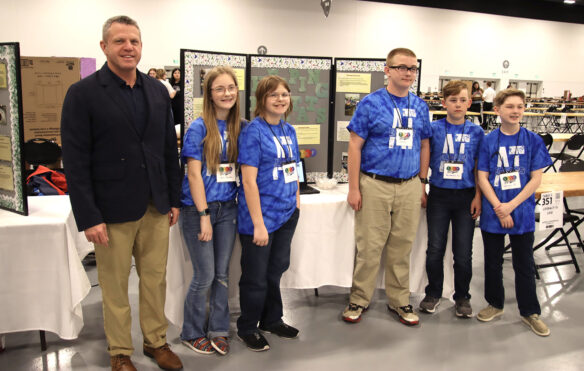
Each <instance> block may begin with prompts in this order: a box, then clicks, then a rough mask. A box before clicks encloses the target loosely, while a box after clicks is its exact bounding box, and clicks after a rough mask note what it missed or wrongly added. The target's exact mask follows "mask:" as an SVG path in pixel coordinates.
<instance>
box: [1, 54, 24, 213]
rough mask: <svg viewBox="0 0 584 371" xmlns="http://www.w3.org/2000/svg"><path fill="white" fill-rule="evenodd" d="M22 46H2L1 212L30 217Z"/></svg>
mask: <svg viewBox="0 0 584 371" xmlns="http://www.w3.org/2000/svg"><path fill="white" fill-rule="evenodd" d="M22 117H23V116H22V84H21V79H20V46H19V44H18V43H0V208H2V209H6V210H9V211H13V212H16V213H18V214H22V215H28V203H27V198H26V176H25V172H24V154H23V153H22V149H23V148H24V128H23V120H22Z"/></svg>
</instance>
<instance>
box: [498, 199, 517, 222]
mask: <svg viewBox="0 0 584 371" xmlns="http://www.w3.org/2000/svg"><path fill="white" fill-rule="evenodd" d="M513 209H515V208H514V207H513V206H512V205H511V204H510V203H509V202H503V203H500V204H499V205H497V206H496V207H495V208H493V210H494V211H495V214H497V216H498V217H499V218H504V217H506V216H509V215H511V212H512V211H513Z"/></svg>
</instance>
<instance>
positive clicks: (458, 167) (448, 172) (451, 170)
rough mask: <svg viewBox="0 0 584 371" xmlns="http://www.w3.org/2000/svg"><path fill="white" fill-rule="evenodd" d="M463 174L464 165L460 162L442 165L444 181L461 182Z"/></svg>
mask: <svg viewBox="0 0 584 371" xmlns="http://www.w3.org/2000/svg"><path fill="white" fill-rule="evenodd" d="M463 172H464V165H463V164H462V163H461V162H445V163H444V179H454V180H461V179H462V173H463Z"/></svg>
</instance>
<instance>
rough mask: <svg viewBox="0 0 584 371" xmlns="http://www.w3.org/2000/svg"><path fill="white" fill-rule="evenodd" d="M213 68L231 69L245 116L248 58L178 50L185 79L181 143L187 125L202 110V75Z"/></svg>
mask: <svg viewBox="0 0 584 371" xmlns="http://www.w3.org/2000/svg"><path fill="white" fill-rule="evenodd" d="M216 66H230V67H231V68H233V70H234V71H235V74H236V76H237V84H238V86H239V102H240V103H239V105H240V115H241V117H246V114H245V113H246V85H245V84H246V71H247V55H246V54H234V53H217V52H209V51H201V50H188V49H181V50H180V67H181V75H182V76H184V79H183V81H184V87H181V88H182V89H183V91H184V107H185V112H184V127H183V128H182V132H181V141H182V138H183V137H184V133H185V132H186V129H187V128H188V127H189V125H190V124H191V123H192V122H193V121H194V120H195V119H196V118H197V117H199V116H201V113H202V111H203V81H204V79H205V74H206V73H207V72H208V71H210V70H211V69H212V68H213V67H216Z"/></svg>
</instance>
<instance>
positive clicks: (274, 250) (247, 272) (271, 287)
mask: <svg viewBox="0 0 584 371" xmlns="http://www.w3.org/2000/svg"><path fill="white" fill-rule="evenodd" d="M299 215H300V210H298V209H296V211H294V213H293V214H292V216H291V217H290V219H288V221H287V222H286V223H284V225H282V226H281V227H280V229H278V230H276V231H274V232H272V233H270V234H269V240H268V245H267V246H257V245H256V244H254V243H253V242H252V241H253V236H251V235H246V234H240V235H239V240H240V241H241V279H240V281H239V303H240V306H241V316H240V317H239V318H238V319H237V333H238V334H239V335H249V334H253V333H254V332H256V331H257V328H258V322H259V323H260V325H265V326H268V327H269V326H271V325H274V324H277V323H279V322H282V316H283V315H284V313H283V310H282V296H281V294H280V278H281V277H282V274H283V273H284V272H285V271H286V270H287V269H288V267H289V266H290V244H291V243H292V237H293V236H294V231H295V230H296V224H298V217H299Z"/></svg>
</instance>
